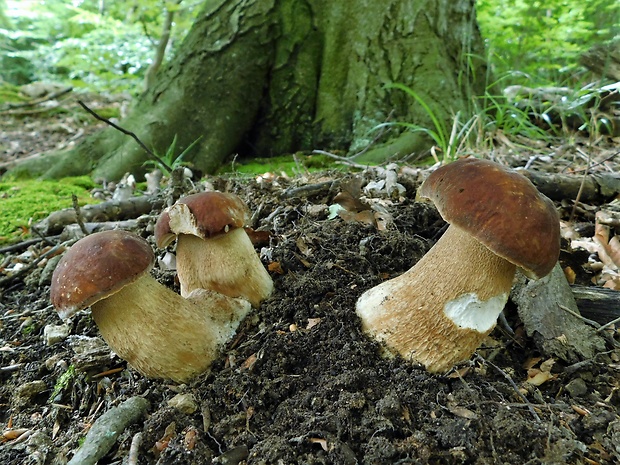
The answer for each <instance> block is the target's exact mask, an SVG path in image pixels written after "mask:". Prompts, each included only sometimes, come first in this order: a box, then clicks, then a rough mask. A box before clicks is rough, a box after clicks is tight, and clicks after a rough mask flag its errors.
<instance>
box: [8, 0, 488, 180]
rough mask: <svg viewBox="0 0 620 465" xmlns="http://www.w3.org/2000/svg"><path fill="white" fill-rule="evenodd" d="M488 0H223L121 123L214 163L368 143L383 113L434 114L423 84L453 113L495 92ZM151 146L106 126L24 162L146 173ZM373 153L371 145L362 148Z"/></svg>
mask: <svg viewBox="0 0 620 465" xmlns="http://www.w3.org/2000/svg"><path fill="white" fill-rule="evenodd" d="M474 3H475V1H474V0H387V1H383V2H377V1H374V0H339V1H329V0H211V1H207V2H205V6H204V9H203V11H202V12H201V14H200V15H199V16H198V18H197V20H196V22H195V24H194V26H193V27H192V29H191V31H190V32H189V33H188V36H187V37H186V39H185V40H184V42H183V44H182V46H181V47H180V50H179V52H178V53H177V54H176V56H175V57H174V58H173V59H172V60H171V61H170V63H168V64H167V65H166V66H163V67H162V68H161V70H160V72H159V73H158V74H157V75H156V79H155V82H154V84H153V85H152V86H151V87H150V88H149V89H148V90H147V91H146V92H145V93H144V94H143V95H142V96H141V97H140V98H138V99H137V101H136V102H135V105H134V106H133V108H132V110H131V112H130V114H129V115H128V116H127V118H125V119H124V120H123V121H121V122H120V125H121V126H123V127H125V128H126V129H129V130H131V131H133V132H134V133H136V134H137V135H138V136H139V137H140V139H141V140H143V141H144V142H145V143H146V145H147V146H149V147H153V148H154V149H155V150H156V151H158V152H159V153H164V152H165V150H166V148H167V147H168V146H169V145H170V144H171V142H172V140H173V138H174V137H175V135H176V136H177V139H178V140H177V149H178V150H179V151H181V150H183V149H184V148H185V147H187V146H189V145H190V144H191V143H192V142H193V141H195V140H197V139H198V138H200V141H199V143H198V144H197V146H196V147H195V148H194V149H192V151H191V153H190V154H188V156H187V157H185V159H184V160H185V161H188V162H191V163H192V164H193V166H194V168H195V169H196V170H198V171H200V172H202V173H208V172H212V171H213V170H215V169H216V168H217V167H218V166H220V165H221V164H222V163H223V162H224V161H225V160H226V159H227V158H228V157H230V156H231V155H232V154H234V153H240V154H242V155H245V154H247V155H254V154H257V155H260V156H270V155H276V154H283V153H292V152H295V151H300V150H301V151H305V150H312V149H317V148H318V149H326V150H340V151H344V152H347V153H356V152H358V151H360V150H362V149H364V148H365V147H367V145H368V144H369V143H370V142H371V141H373V138H375V136H376V134H377V132H376V131H373V128H375V127H376V126H377V125H378V124H381V123H384V122H385V121H387V120H388V119H390V120H391V121H403V122H414V123H416V124H420V125H427V126H428V127H432V125H431V120H430V118H429V115H428V114H426V113H425V112H424V111H423V109H422V108H421V107H420V106H419V105H417V104H415V103H414V102H413V101H412V99H411V98H410V97H408V96H406V95H405V93H404V92H402V91H400V90H397V89H390V88H387V87H386V84H390V83H401V84H405V85H407V86H408V87H410V88H412V89H413V90H414V91H415V92H416V93H417V94H418V95H420V96H421V97H422V98H423V99H424V100H425V102H426V103H427V104H428V105H429V106H430V107H431V108H432V109H433V113H434V114H435V115H437V116H438V117H439V118H440V119H441V120H443V121H446V122H448V124H447V126H448V127H449V126H450V124H451V123H449V121H451V118H452V116H453V115H454V114H455V113H456V112H458V111H460V112H461V117H462V118H463V117H466V116H464V115H467V113H468V110H469V108H470V104H471V101H472V97H473V96H475V95H479V94H481V93H482V92H483V90H484V86H485V77H486V66H485V63H484V61H483V60H482V59H481V58H480V57H482V56H483V55H484V53H483V42H482V39H481V36H480V33H479V30H478V27H477V23H476V18H475V8H474ZM428 147H429V145H428V141H427V140H425V139H424V137H423V136H422V135H421V134H419V133H417V134H413V133H410V132H401V133H398V132H396V131H390V132H388V133H387V134H385V135H384V136H383V137H382V138H381V139H379V140H378V141H374V144H373V146H372V147H371V149H370V150H367V151H366V152H365V154H364V157H363V158H361V161H380V160H384V159H387V158H398V157H401V156H405V155H408V154H410V153H412V152H416V151H421V150H424V149H428ZM145 160H147V154H146V153H145V152H144V150H142V149H141V148H140V147H139V146H138V145H137V144H136V143H135V142H134V141H133V140H131V139H130V138H128V137H127V136H125V135H123V134H121V133H119V132H117V131H115V130H114V129H106V130H103V131H102V132H100V133H98V134H96V135H94V136H92V137H91V138H89V139H87V140H86V141H85V142H84V143H83V144H80V145H79V146H78V147H77V148H75V149H73V150H72V151H70V152H64V153H51V154H47V156H44V157H43V158H42V159H40V160H38V161H34V162H33V161H30V162H27V163H25V164H23V165H22V166H18V167H16V168H13V170H12V171H13V172H14V173H16V174H19V173H20V172H26V173H27V174H29V175H42V176H44V177H61V176H67V175H78V174H85V173H92V174H94V175H95V176H100V177H104V178H107V179H118V178H120V177H121V176H122V175H123V174H124V173H125V172H132V173H135V174H140V173H141V172H143V171H144V168H143V167H142V165H143V163H144V162H145ZM358 161H360V159H358Z"/></svg>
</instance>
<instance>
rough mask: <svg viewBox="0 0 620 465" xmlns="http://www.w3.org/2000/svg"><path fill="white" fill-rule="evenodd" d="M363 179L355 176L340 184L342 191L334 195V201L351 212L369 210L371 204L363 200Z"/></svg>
mask: <svg viewBox="0 0 620 465" xmlns="http://www.w3.org/2000/svg"><path fill="white" fill-rule="evenodd" d="M362 182H363V181H362V179H361V178H354V179H351V180H350V181H347V182H345V183H342V184H341V185H340V189H341V191H340V192H339V193H338V194H337V195H336V196H335V197H334V202H336V203H337V204H339V205H340V206H341V207H342V208H344V209H346V210H348V211H350V212H358V211H362V210H369V209H370V205H368V203H367V202H366V201H364V200H362V198H361V197H362Z"/></svg>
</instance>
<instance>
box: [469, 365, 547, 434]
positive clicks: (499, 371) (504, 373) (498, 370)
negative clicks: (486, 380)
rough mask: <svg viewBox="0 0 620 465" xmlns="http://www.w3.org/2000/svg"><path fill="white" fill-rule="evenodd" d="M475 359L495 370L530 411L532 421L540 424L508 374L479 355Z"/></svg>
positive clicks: (525, 398)
mask: <svg viewBox="0 0 620 465" xmlns="http://www.w3.org/2000/svg"><path fill="white" fill-rule="evenodd" d="M476 359H477V360H479V361H480V362H482V363H484V364H487V365H490V366H491V367H493V368H495V370H496V371H497V372H498V373H499V374H501V375H502V376H503V377H504V379H505V380H506V381H508V383H510V385H511V386H512V388H513V389H514V391H515V392H516V393H517V395H518V396H519V398H520V399H521V400H522V401H523V403H524V404H525V405H527V409H528V410H529V411H530V413H531V414H532V416H533V417H534V420H536V421H538V422H540V421H541V419H540V417H539V416H538V414H537V413H536V410H534V407H533V406H532V404H531V403H530V401H529V400H527V397H525V396H524V395H523V393H522V392H521V391H520V390H519V386H517V384H516V383H515V382H514V381H513V380H512V378H511V377H510V375H509V374H508V373H506V372H505V371H504V370H502V369H501V368H500V367H498V366H497V365H495V364H494V363H492V362H489V361H488V360H485V359H484V358H482V357H481V356H480V355H476Z"/></svg>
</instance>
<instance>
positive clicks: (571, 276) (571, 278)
mask: <svg viewBox="0 0 620 465" xmlns="http://www.w3.org/2000/svg"><path fill="white" fill-rule="evenodd" d="M564 276H565V277H566V280H567V281H568V284H575V279H576V278H577V273H575V270H573V269H572V268H571V267H570V266H567V267H565V268H564Z"/></svg>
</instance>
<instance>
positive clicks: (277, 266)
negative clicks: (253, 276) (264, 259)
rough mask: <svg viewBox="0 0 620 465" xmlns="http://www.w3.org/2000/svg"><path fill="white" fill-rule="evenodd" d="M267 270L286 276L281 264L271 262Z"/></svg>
mask: <svg viewBox="0 0 620 465" xmlns="http://www.w3.org/2000/svg"><path fill="white" fill-rule="evenodd" d="M267 270H269V271H271V272H272V273H277V274H284V270H283V269H282V265H281V264H280V262H271V263H270V264H269V265H267Z"/></svg>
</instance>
